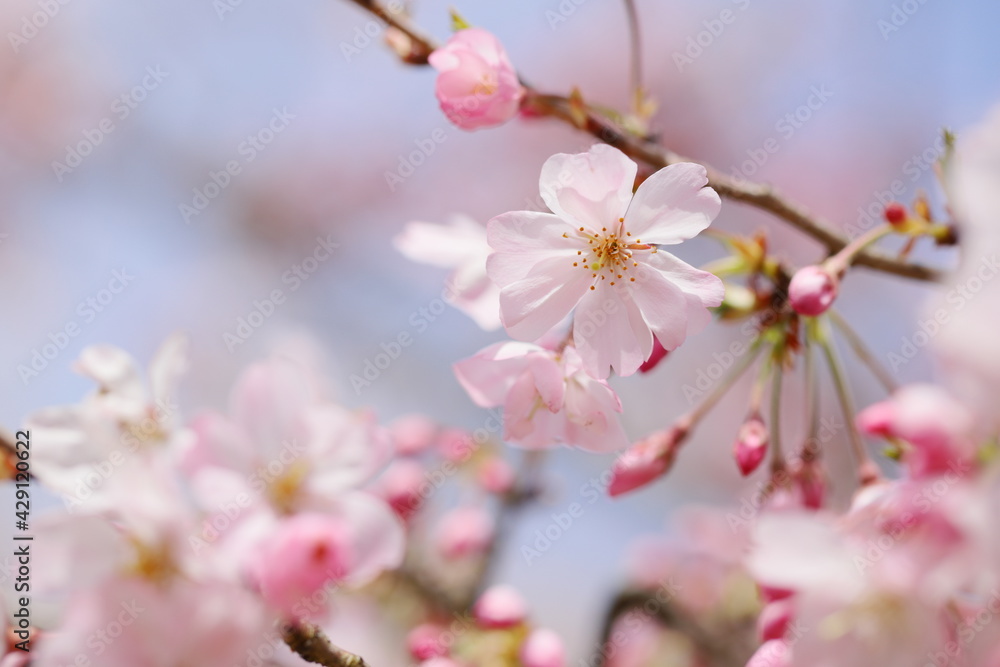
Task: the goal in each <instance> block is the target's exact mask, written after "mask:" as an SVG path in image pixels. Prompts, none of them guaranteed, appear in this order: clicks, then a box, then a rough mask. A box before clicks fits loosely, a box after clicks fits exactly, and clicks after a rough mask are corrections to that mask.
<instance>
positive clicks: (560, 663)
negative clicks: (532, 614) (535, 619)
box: [521, 628, 566, 667]
mask: <svg viewBox="0 0 1000 667" xmlns="http://www.w3.org/2000/svg"><path fill="white" fill-rule="evenodd" d="M521 664H522V665H523V666H524V667H564V666H565V664H566V648H565V647H564V646H563V642H562V639H560V637H559V635H557V634H556V633H555V632H553V631H552V630H549V629H547V628H539V629H537V630H534V631H533V632H532V633H531V634H530V635H528V638H527V639H526V640H525V641H524V643H523V644H522V645H521Z"/></svg>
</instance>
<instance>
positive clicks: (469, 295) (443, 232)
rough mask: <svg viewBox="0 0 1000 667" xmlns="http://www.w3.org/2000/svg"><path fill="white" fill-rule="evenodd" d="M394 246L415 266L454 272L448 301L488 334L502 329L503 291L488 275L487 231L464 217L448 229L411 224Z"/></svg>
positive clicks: (446, 294) (450, 278)
mask: <svg viewBox="0 0 1000 667" xmlns="http://www.w3.org/2000/svg"><path fill="white" fill-rule="evenodd" d="M393 243H394V244H395V246H396V249H397V250H399V252H401V253H402V254H403V255H404V256H406V257H407V258H408V259H410V260H412V261H414V262H420V263H422V264H431V265H433V266H440V267H443V268H448V269H454V271H453V272H452V274H451V275H450V276H449V277H448V282H447V285H446V289H445V295H444V298H445V300H446V301H447V302H448V303H450V304H452V305H453V306H455V307H456V308H458V309H459V310H461V311H462V312H464V313H465V314H466V315H468V316H469V317H471V318H472V319H473V320H475V322H476V324H478V325H479V326H480V327H482V328H483V329H485V330H486V331H493V330H494V329H498V328H500V289H499V288H498V287H497V286H496V285H494V284H493V281H492V280H490V279H489V276H487V275H486V258H487V257H488V256H489V254H490V246H489V244H488V243H487V242H486V228H485V227H483V226H482V225H481V224H479V223H478V222H476V221H475V220H473V219H471V218H468V217H466V216H462V215H456V216H453V217H452V218H451V219H450V220H449V221H448V224H447V225H438V224H434V223H430V222H411V223H409V224H407V225H406V227H405V228H404V229H403V231H402V232H401V233H399V234H397V235H396V237H395V238H394V239H393Z"/></svg>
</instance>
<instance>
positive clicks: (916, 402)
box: [857, 384, 975, 478]
mask: <svg viewBox="0 0 1000 667" xmlns="http://www.w3.org/2000/svg"><path fill="white" fill-rule="evenodd" d="M857 425H858V428H859V429H861V431H863V432H865V433H868V434H870V435H879V436H883V437H888V438H895V439H899V440H904V441H905V442H906V443H908V444H909V445H910V446H909V447H906V448H905V449H904V451H903V460H904V461H905V462H906V464H907V467H908V468H909V471H910V475H911V476H912V477H914V478H920V477H927V476H929V475H936V474H941V473H945V472H949V471H951V472H956V471H961V473H962V474H964V473H966V472H969V471H970V470H972V460H973V458H974V456H975V446H974V440H973V436H972V432H973V416H972V414H971V413H970V412H969V410H968V409H967V408H966V407H965V406H964V405H962V404H961V403H959V402H958V401H956V400H955V399H954V398H952V397H951V396H950V395H949V394H948V392H946V391H945V390H944V389H941V388H940V387H937V386H934V385H924V384H917V385H909V386H906V387H903V388H902V389H900V390H898V391H897V392H896V393H894V394H893V395H892V397H890V398H889V399H887V400H885V401H881V402H879V403H875V404H874V405H871V406H869V407H867V408H866V409H864V410H863V411H861V413H859V414H858V417H857Z"/></svg>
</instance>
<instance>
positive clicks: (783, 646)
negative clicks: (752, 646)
mask: <svg viewBox="0 0 1000 667" xmlns="http://www.w3.org/2000/svg"><path fill="white" fill-rule="evenodd" d="M791 664H792V650H791V648H790V647H789V646H788V642H786V641H784V640H782V639H771V640H769V641H766V642H764V643H763V644H761V645H760V648H758V649H757V651H756V652H755V653H754V654H753V655H752V656H751V657H750V660H749V661H748V662H747V664H746V667H789V665H791Z"/></svg>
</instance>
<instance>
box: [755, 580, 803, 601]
mask: <svg viewBox="0 0 1000 667" xmlns="http://www.w3.org/2000/svg"><path fill="white" fill-rule="evenodd" d="M757 588H758V589H759V590H760V596H761V597H762V598H764V601H765V602H777V601H778V600H785V599H787V598H790V597H792V596H793V595H795V591H793V590H789V589H787V588H776V587H774V586H765V585H764V584H757Z"/></svg>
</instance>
